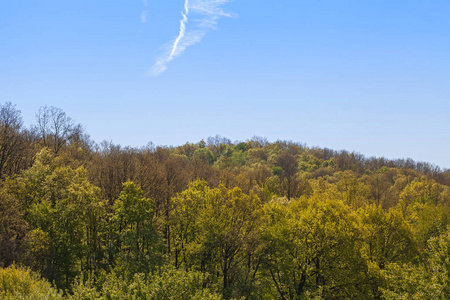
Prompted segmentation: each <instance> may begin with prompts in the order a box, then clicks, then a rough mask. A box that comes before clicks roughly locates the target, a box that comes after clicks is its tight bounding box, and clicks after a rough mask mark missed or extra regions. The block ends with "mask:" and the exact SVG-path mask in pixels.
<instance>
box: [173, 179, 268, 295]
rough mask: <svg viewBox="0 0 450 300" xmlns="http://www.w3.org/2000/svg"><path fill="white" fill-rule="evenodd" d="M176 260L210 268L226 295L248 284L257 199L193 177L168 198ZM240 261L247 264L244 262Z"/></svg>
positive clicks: (184, 264) (197, 268)
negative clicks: (238, 279)
mask: <svg viewBox="0 0 450 300" xmlns="http://www.w3.org/2000/svg"><path fill="white" fill-rule="evenodd" d="M173 204H174V210H173V211H172V214H171V218H172V226H173V234H174V239H175V241H174V243H175V248H176V249H175V251H176V252H175V256H176V257H175V264H176V265H182V266H184V267H188V268H193V269H195V270H199V271H202V272H205V273H209V274H217V277H216V278H214V277H212V278H211V280H213V281H214V282H215V283H216V284H217V285H218V286H219V287H220V288H219V290H221V291H222V293H223V295H224V296H225V297H226V298H229V297H231V296H232V295H234V294H235V293H239V291H238V290H239V288H238V287H237V284H238V283H239V282H238V281H237V278H240V280H242V281H243V282H241V284H242V283H244V284H249V281H252V280H253V279H254V278H251V276H250V273H251V272H252V267H253V266H251V264H252V262H251V260H252V252H253V251H254V250H255V247H257V237H258V232H259V226H258V222H259V219H260V215H261V210H260V208H261V202H260V200H259V199H258V197H257V196H256V195H254V194H252V193H251V194H250V195H246V194H244V193H243V192H242V191H241V190H240V189H238V188H234V189H226V188H225V187H224V186H223V185H222V186H219V188H216V189H210V188H209V187H208V185H207V183H206V182H205V181H196V182H194V183H192V184H191V185H190V186H189V188H188V189H187V190H186V191H184V192H182V193H180V194H178V195H177V197H175V198H174V199H173ZM245 264H250V265H248V266H247V268H246V267H245Z"/></svg>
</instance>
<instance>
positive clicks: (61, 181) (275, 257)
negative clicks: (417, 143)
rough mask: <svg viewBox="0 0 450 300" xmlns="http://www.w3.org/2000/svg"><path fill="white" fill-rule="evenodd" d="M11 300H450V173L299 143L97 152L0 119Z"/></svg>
mask: <svg viewBox="0 0 450 300" xmlns="http://www.w3.org/2000/svg"><path fill="white" fill-rule="evenodd" d="M0 178H1V186H0V241H1V242H0V267H1V268H2V269H1V270H0V298H1V299H60V298H68V299H222V298H223V299H241V298H243V299H416V298H417V299H418V298H421V299H448V298H450V283H449V281H448V272H450V265H449V263H448V261H449V260H450V251H449V249H450V227H449V225H450V171H449V170H441V169H440V168H439V167H437V166H434V165H431V164H428V163H424V162H414V161H412V160H411V159H398V160H389V159H385V158H374V157H370V158H367V157H364V156H363V155H361V154H359V153H354V152H351V153H350V152H347V151H336V150H331V149H324V148H318V147H308V146H307V145H305V144H301V143H294V142H290V141H276V142H269V141H267V140H266V139H265V138H261V137H254V138H252V139H249V140H247V141H238V142H231V141H230V140H229V139H227V138H223V137H220V136H216V137H210V138H207V139H206V140H201V141H199V142H197V143H186V144H184V145H182V146H177V147H165V146H155V145H153V144H151V143H150V144H148V145H147V146H146V147H142V148H131V147H122V146H120V145H115V144H113V143H108V142H103V143H101V144H96V143H95V142H93V141H92V140H90V138H89V136H88V135H87V134H86V133H85V132H84V129H83V127H82V126H81V125H80V124H76V122H75V121H73V120H72V119H71V118H70V117H69V116H67V115H66V114H65V113H64V112H63V111H62V110H60V109H58V108H54V107H42V108H41V109H40V110H39V112H38V113H37V118H36V124H35V125H33V126H32V127H31V128H26V127H25V126H24V125H23V122H22V118H21V115H20V111H19V110H17V109H16V108H15V106H14V105H12V104H11V103H6V104H3V105H2V106H1V109H0Z"/></svg>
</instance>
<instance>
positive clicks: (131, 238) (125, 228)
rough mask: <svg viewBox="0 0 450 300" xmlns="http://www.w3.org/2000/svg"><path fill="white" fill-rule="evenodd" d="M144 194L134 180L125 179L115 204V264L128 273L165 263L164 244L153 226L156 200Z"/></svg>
mask: <svg viewBox="0 0 450 300" xmlns="http://www.w3.org/2000/svg"><path fill="white" fill-rule="evenodd" d="M142 194H143V192H142V189H141V188H140V187H138V186H136V185H135V184H134V183H133V182H131V181H128V182H125V183H124V184H123V190H122V192H121V193H120V196H119V198H118V199H117V200H116V203H115V204H114V206H113V224H114V233H115V234H116V237H117V241H116V247H117V249H118V250H119V251H118V254H117V258H116V263H117V266H116V267H117V268H119V269H120V270H121V271H122V272H123V273H124V274H126V276H132V275H133V274H135V273H144V274H148V273H150V272H151V271H152V270H153V269H154V268H155V267H156V266H158V265H160V264H161V263H162V250H163V245H162V243H161V240H160V237H159V234H158V233H157V231H156V229H155V226H154V220H153V201H152V200H150V199H148V198H145V197H143V196H142Z"/></svg>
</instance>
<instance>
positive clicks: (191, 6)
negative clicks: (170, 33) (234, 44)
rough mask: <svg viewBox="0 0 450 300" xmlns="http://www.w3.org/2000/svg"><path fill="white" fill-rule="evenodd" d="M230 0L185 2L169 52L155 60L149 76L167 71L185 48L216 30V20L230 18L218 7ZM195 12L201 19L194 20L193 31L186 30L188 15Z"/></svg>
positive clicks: (187, 0)
mask: <svg viewBox="0 0 450 300" xmlns="http://www.w3.org/2000/svg"><path fill="white" fill-rule="evenodd" d="M229 1H230V0H191V1H189V0H185V3H184V11H182V12H181V16H182V18H181V20H180V30H179V33H178V36H177V37H176V38H175V40H174V41H173V43H172V44H171V46H170V47H168V49H169V50H167V51H166V52H165V53H164V54H163V55H162V56H160V57H159V58H158V59H156V62H155V64H154V65H153V67H152V68H151V69H150V75H152V76H158V75H160V74H161V73H163V72H164V71H165V70H166V69H167V65H168V64H169V63H170V62H171V61H172V60H174V58H176V57H177V56H180V55H181V54H182V53H183V52H184V51H185V50H186V48H187V47H189V46H193V45H195V44H197V43H198V42H200V41H201V40H202V38H203V37H204V36H205V35H206V33H207V32H208V30H212V29H216V25H217V20H218V19H219V18H220V17H231V15H230V14H228V13H226V12H224V11H223V10H222V9H221V8H220V7H221V6H222V5H223V4H225V3H227V2H229ZM191 11H192V12H195V13H197V14H198V15H200V16H201V17H200V18H198V19H195V21H196V22H195V23H196V24H197V25H195V26H194V29H189V30H188V29H187V23H188V21H189V13H190V12H191Z"/></svg>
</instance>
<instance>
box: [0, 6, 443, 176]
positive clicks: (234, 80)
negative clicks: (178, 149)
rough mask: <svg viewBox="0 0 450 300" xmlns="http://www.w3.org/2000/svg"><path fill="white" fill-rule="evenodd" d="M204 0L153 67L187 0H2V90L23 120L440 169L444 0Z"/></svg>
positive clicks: (125, 136) (94, 132) (103, 134)
mask: <svg viewBox="0 0 450 300" xmlns="http://www.w3.org/2000/svg"><path fill="white" fill-rule="evenodd" d="M208 2H210V0H192V1H191V2H190V4H189V5H190V7H188V9H189V13H188V14H187V19H188V21H187V23H186V24H185V25H186V31H185V32H184V36H183V41H184V45H186V46H187V45H189V44H192V39H193V38H195V37H197V38H199V37H202V36H203V38H202V39H201V41H197V43H196V44H195V45H192V46H189V47H187V48H186V49H185V51H181V50H182V49H181V48H180V45H181V44H180V45H178V48H177V49H178V53H177V55H178V56H177V57H174V58H173V60H171V61H170V62H168V63H167V69H166V70H165V72H159V73H160V74H159V75H158V76H154V75H155V74H153V73H152V70H153V69H154V64H155V61H157V60H158V59H161V58H162V59H163V60H164V57H165V59H166V60H167V57H168V56H170V54H169V52H170V50H171V49H173V46H174V42H175V40H176V39H177V37H179V36H180V20H182V15H181V13H182V12H183V13H185V14H186V11H185V10H184V0H170V1H168V0H158V1H157V0H147V1H140V0H114V1H111V0H108V1H106V0H89V1H88V0H77V1H54V0H42V1H36V0H5V1H1V3H0V40H1V44H0V45H1V46H0V102H1V103H4V102H6V101H11V102H13V103H15V104H16V105H17V108H19V109H20V110H21V111H22V114H23V117H24V121H25V123H26V124H28V125H30V124H32V123H34V120H35V113H36V112H37V110H38V108H39V107H40V106H43V105H53V106H57V107H59V108H62V109H63V110H64V111H65V112H66V113H67V114H68V115H70V116H71V117H72V118H73V119H75V120H76V121H77V122H79V123H81V124H82V125H83V126H84V127H85V129H86V131H87V132H88V133H89V134H90V135H91V137H92V138H93V139H94V140H95V141H97V142H100V141H102V140H112V141H113V142H115V143H120V144H122V145H132V146H140V145H145V144H147V143H148V142H149V141H153V142H154V143H155V144H158V145H180V144H183V143H185V142H186V141H189V142H198V141H199V140H200V139H202V138H207V137H208V136H213V135H216V134H220V135H222V136H226V137H228V138H230V139H231V140H233V141H234V140H246V139H249V138H251V137H252V136H254V135H259V136H265V137H267V138H268V139H269V140H271V141H274V140H277V139H287V140H293V141H298V142H304V143H306V144H307V145H309V146H320V147H329V148H333V149H337V150H339V149H347V150H350V151H352V150H355V151H358V152H360V153H363V154H364V155H366V156H372V155H374V156H385V157H388V158H402V157H411V158H413V159H414V160H418V161H428V162H431V163H435V164H438V165H439V166H441V167H445V168H450V117H449V115H450V17H449V16H450V1H448V0H445V1H444V0H442V1H440V0H431V1H423V0H420V1H418V0H397V1H392V0H367V1H361V0H353V1H346V0H342V1H340V0H323V1H312V0H309V1H303V0H284V1H261V0H233V1H229V2H228V3H223V4H222V5H220V6H216V7H212V8H211V6H210V7H209V8H210V9H216V10H215V11H214V12H211V11H209V12H205V11H203V14H201V13H202V11H200V10H199V9H198V7H201V5H203V6H205V5H208ZM223 2H226V1H223ZM194 6H196V7H197V9H195V7H194ZM219 9H220V10H219ZM227 15H228V16H227ZM202 20H203V21H205V20H206V21H213V20H215V21H214V22H215V24H213V25H214V27H215V29H212V28H206V27H205V26H204V27H200V26H201V21H202ZM209 24H210V25H211V22H210V23H209ZM188 37H190V38H191V40H188V39H187V38H188ZM149 74H153V75H149Z"/></svg>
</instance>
